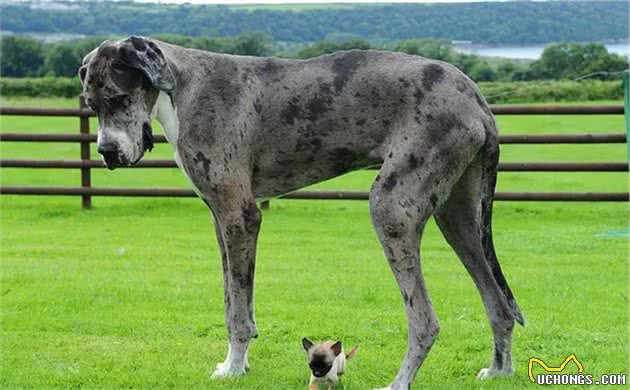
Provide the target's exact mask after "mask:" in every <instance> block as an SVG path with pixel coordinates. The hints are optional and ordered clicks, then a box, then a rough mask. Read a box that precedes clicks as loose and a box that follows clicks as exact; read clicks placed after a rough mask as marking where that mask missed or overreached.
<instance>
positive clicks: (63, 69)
mask: <svg viewBox="0 0 630 390" xmlns="http://www.w3.org/2000/svg"><path fill="white" fill-rule="evenodd" d="M81 60H82V58H80V57H79V56H78V55H77V53H76V52H75V51H74V50H73V48H72V47H71V46H69V45H54V46H53V47H51V48H50V49H49V50H48V54H47V55H46V60H45V61H44V73H45V74H47V75H51V76H58V77H73V76H76V74H77V71H78V69H79V67H80V66H81Z"/></svg>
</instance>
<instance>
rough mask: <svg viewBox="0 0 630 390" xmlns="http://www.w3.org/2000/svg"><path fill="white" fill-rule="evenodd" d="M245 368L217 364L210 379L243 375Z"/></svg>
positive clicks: (226, 363) (224, 363) (225, 363)
mask: <svg viewBox="0 0 630 390" xmlns="http://www.w3.org/2000/svg"><path fill="white" fill-rule="evenodd" d="M245 370H246V368H245V367H236V366H234V365H230V364H229V363H228V362H223V363H219V364H217V367H216V369H215V370H214V372H213V373H212V376H211V378H212V379H221V378H230V377H235V376H240V375H243V374H245Z"/></svg>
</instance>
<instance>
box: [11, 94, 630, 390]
mask: <svg viewBox="0 0 630 390" xmlns="http://www.w3.org/2000/svg"><path fill="white" fill-rule="evenodd" d="M8 104H14V105H28V106H31V105H34V104H37V105H38V106H47V105H56V106H66V107H68V106H69V107H72V106H74V102H73V101H67V100H62V99H54V100H51V99H49V100H46V99H38V100H36V101H35V100H28V99H27V100H21V101H19V102H15V101H3V102H2V105H8ZM0 120H1V123H0V125H1V126H2V131H32V132H43V131H47V132H76V131H77V128H78V120H77V119H54V118H21V117H20V118H18V117H0ZM499 122H500V125H501V130H502V132H503V133H505V134H516V133H525V132H527V133H537V134H543V133H558V132H566V133H572V132H580V131H582V132H611V131H622V129H623V120H622V118H621V117H617V116H603V117H602V116H599V117H595V116H593V117H573V116H556V117H546V116H532V117H516V116H515V117H509V116H508V117H499ZM94 128H95V127H93V129H94ZM1 153H2V157H3V158H41V159H44V158H59V159H62V158H63V159H76V158H78V145H75V144H34V145H33V144H31V145H29V144H24V143H4V144H2V151H1ZM171 156H172V152H171V151H170V150H169V146H168V145H165V144H160V145H158V146H157V148H156V150H155V151H154V152H153V153H152V154H151V155H150V157H151V158H169V157H171ZM626 158H627V157H626V148H625V145H621V144H620V145H596V146H505V147H504V148H503V150H502V160H503V161H625V159H626ZM93 172H94V180H93V181H94V184H95V185H97V186H134V187H148V186H160V187H162V186H172V187H175V186H186V180H185V179H184V178H182V175H181V173H179V172H178V171H177V170H176V169H172V170H164V169H159V170H150V169H137V170H136V169H134V170H131V169H129V170H117V171H115V172H109V171H106V170H94V171H93ZM0 173H1V174H2V177H1V180H2V184H3V185H73V186H74V185H78V183H79V180H80V179H79V173H78V172H77V171H76V170H19V169H2V170H1V171H0ZM373 175H374V173H373V172H358V173H354V174H351V175H346V176H344V177H342V178H339V179H336V180H333V181H330V182H326V183H323V184H320V185H318V186H316V187H317V188H333V189H359V190H365V189H367V188H368V187H369V182H370V180H371V178H372V177H373ZM499 187H500V189H501V190H512V191H517V190H548V191H554V190H567V191H589V190H590V191H627V188H628V175H627V174H624V173H605V174H604V173H599V174H582V173H577V174H576V173H566V174H539V173H534V174H525V173H513V174H503V173H502V174H501V175H500V182H499ZM0 202H1V203H0V206H1V217H0V229H1V232H0V233H1V234H0V236H1V241H0V255H1V261H2V274H1V279H0V281H1V283H0V297H1V300H0V307H1V310H2V312H1V313H2V315H1V317H0V326H1V332H2V333H1V336H0V350H1V351H2V353H1V354H0V386H1V387H2V388H7V389H14V388H36V389H44V388H78V387H81V388H146V389H149V388H150V389H156V388H160V389H161V388H177V389H180V388H211V389H303V388H306V385H307V380H308V370H307V366H306V361H305V357H304V356H303V352H302V350H301V348H300V339H301V338H302V337H303V336H310V337H311V338H313V339H325V338H340V339H342V340H343V341H344V343H345V344H346V345H347V346H350V345H354V344H359V345H360V346H361V349H360V351H359V353H358V355H357V358H356V360H353V361H351V362H350V363H349V370H348V373H347V376H346V377H345V378H344V382H343V384H344V386H345V387H346V388H347V389H367V388H373V387H377V386H382V385H385V384H387V383H388V382H389V381H390V380H391V379H392V378H393V376H394V375H395V373H396V370H397V368H398V364H399V362H400V359H401V358H402V355H403V352H404V348H405V340H406V336H405V335H406V323H405V320H404V313H403V306H402V302H401V299H400V295H399V292H398V289H397V287H396V285H395V282H394V280H393V277H392V276H391V274H390V271H389V268H388V266H387V262H386V261H385V259H384V257H383V255H382V251H381V249H380V248H379V245H378V243H377V240H376V237H375V235H374V233H373V232H372V229H371V225H370V221H369V214H368V209H367V203H366V202H352V201H335V202H333V201H290V200H278V201H273V202H272V207H271V209H270V210H268V211H265V212H264V215H263V229H262V232H261V237H260V240H259V252H258V265H257V275H256V284H257V287H256V315H257V323H258V330H259V333H260V337H259V338H258V339H257V340H254V341H253V343H252V349H251V353H250V363H251V366H252V369H251V371H250V372H249V374H248V375H247V376H245V377H243V378H239V379H234V380H227V381H218V382H217V381H211V380H210V379H209V375H208V374H209V373H210V372H211V371H212V369H213V368H214V365H215V364H216V363H217V362H218V361H220V360H222V359H223V357H224V353H225V350H226V342H225V328H224V323H223V322H224V321H223V293H222V277H221V265H220V260H219V255H218V250H217V245H216V243H215V240H214V233H213V231H212V223H211V219H210V216H209V213H208V211H207V210H206V208H205V206H203V204H202V203H201V202H200V201H198V200H195V199H141V198H94V208H93V209H92V210H89V211H84V210H81V209H80V201H79V199H78V198H76V197H74V198H54V197H17V196H3V197H0ZM628 211H629V210H628V205H627V204H625V203H623V204H611V203H520V202H498V203H497V204H496V206H495V218H494V221H495V222H494V223H495V229H494V230H495V241H496V246H497V249H498V252H499V256H500V258H501V262H502V265H503V268H504V270H505V273H506V275H507V278H508V280H509V282H510V284H511V286H512V288H513V290H514V292H515V294H516V296H517V299H518V301H519V304H520V306H521V308H522V309H523V312H524V313H525V315H526V317H527V319H528V324H527V326H526V327H525V328H521V327H518V328H517V329H516V330H515V335H514V364H515V368H516V375H515V376H514V377H513V378H508V379H501V380H493V381H489V382H483V383H481V382H478V381H476V380H475V374H476V373H477V371H478V370H479V369H480V368H482V367H485V366H487V364H488V363H489V361H490V357H491V354H492V341H491V333H490V329H489V326H488V324H487V321H486V318H485V314H484V310H483V307H482V305H481V302H480V299H479V297H478V294H477V292H476V290H475V288H474V286H473V283H472V282H471V280H470V278H469V277H468V276H467V274H466V272H465V270H464V269H463V267H462V266H461V264H460V263H459V261H458V260H457V258H456V257H455V255H454V254H453V252H452V251H451V249H450V248H449V247H448V245H447V244H446V243H445V241H444V240H443V239H442V238H441V235H440V234H439V232H438V230H437V228H436V227H435V225H434V224H433V223H431V224H430V225H429V226H428V228H427V232H426V233H425V237H424V239H423V245H422V254H423V268H424V274H425V278H426V280H427V284H428V288H429V290H430V293H431V296H432V299H433V302H434V304H435V307H436V311H437V313H438V316H439V317H440V322H441V327H442V332H441V333H440V336H439V339H438V341H437V342H436V344H435V346H434V347H433V350H432V351H431V353H430V354H429V357H428V359H427V360H426V362H425V364H424V365H423V367H422V369H421V371H420V374H419V376H418V380H417V382H416V384H415V385H414V387H413V388H414V389H433V388H452V389H478V388H484V389H506V388H507V389H511V388H526V387H534V386H533V385H532V384H531V383H530V382H529V380H528V379H527V363H528V359H529V358H530V357H532V356H535V357H538V358H541V359H543V360H544V361H545V362H547V363H548V364H549V365H555V364H559V363H560V362H561V361H562V360H563V359H564V357H566V356H567V355H568V354H570V353H575V354H576V355H577V356H578V358H579V359H580V361H581V362H582V363H583V365H584V369H585V372H586V373H592V374H594V375H595V376H599V375H601V374H603V373H626V374H628V373H629V371H628V364H629V356H628V347H629V344H628V337H629V336H630V335H629V319H628V276H629V275H628V236H627V229H628ZM571 372H574V369H573V368H571ZM564 388H571V386H566V387H564ZM573 388H578V387H577V386H575V387H573Z"/></svg>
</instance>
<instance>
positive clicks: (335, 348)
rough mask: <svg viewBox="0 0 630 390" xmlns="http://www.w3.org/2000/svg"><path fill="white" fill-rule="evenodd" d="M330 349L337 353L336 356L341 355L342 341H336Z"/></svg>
mask: <svg viewBox="0 0 630 390" xmlns="http://www.w3.org/2000/svg"><path fill="white" fill-rule="evenodd" d="M330 349H331V350H332V351H333V353H334V354H335V356H339V354H340V353H341V341H337V342H336V343H334V344H333V345H332V346H331V347H330Z"/></svg>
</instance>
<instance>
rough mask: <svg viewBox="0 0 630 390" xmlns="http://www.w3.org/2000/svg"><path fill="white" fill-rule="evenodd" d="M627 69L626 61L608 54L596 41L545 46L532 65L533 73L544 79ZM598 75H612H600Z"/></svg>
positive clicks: (605, 76)
mask: <svg viewBox="0 0 630 390" xmlns="http://www.w3.org/2000/svg"><path fill="white" fill-rule="evenodd" d="M627 68H628V61H627V60H626V59H624V58H623V57H621V56H619V55H617V54H611V53H608V50H607V49H606V47H605V46H604V45H602V44H599V43H588V44H579V43H557V44H552V45H548V46H547V47H545V50H544V51H543V53H542V55H541V56H540V58H539V59H538V60H536V61H534V62H533V63H532V64H531V70H532V72H533V74H534V75H536V76H539V77H540V78H544V79H576V78H579V77H582V76H585V75H587V74H591V73H596V72H618V71H623V70H625V69H627ZM599 78H614V75H606V74H602V75H601V76H599Z"/></svg>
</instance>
